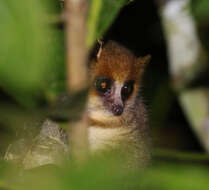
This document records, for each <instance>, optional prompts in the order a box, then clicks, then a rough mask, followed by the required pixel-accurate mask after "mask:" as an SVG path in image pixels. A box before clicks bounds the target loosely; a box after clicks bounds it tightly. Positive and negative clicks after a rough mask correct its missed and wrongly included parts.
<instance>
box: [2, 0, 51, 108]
mask: <svg viewBox="0 0 209 190" xmlns="http://www.w3.org/2000/svg"><path fill="white" fill-rule="evenodd" d="M48 2H49V1H48ZM44 5H48V7H47V8H46V7H45V6H44ZM49 7H50V6H49V4H47V3H46V2H44V4H43V3H41V1H37V0H22V1H21V3H20V2H19V1H16V0H3V1H1V2H0V42H1V44H0V86H1V88H2V89H4V91H5V92H7V93H8V94H10V95H11V96H13V97H14V98H15V99H16V100H17V101H18V102H20V103H21V104H23V105H25V106H28V107H31V106H35V105H37V103H38V102H39V99H41V98H43V97H44V93H45V90H46V86H47V84H48V81H49V79H50V77H49V75H50V73H51V71H52V70H51V69H53V67H52V65H51V64H52V63H53V61H54V60H53V61H52V63H51V60H52V59H51V57H52V53H54V51H53V48H54V46H50V44H51V42H52V39H53V37H54V36H55V35H54V34H52V33H51V29H50V27H49V24H47V23H46V18H47V16H46V15H47V13H46V12H45V11H46V10H47V9H48V8H49Z"/></svg>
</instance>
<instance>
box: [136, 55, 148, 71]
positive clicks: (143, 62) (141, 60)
mask: <svg viewBox="0 0 209 190" xmlns="http://www.w3.org/2000/svg"><path fill="white" fill-rule="evenodd" d="M150 60H151V55H146V56H144V57H138V58H137V63H138V64H139V68H140V69H142V70H144V69H145V67H146V66H147V64H148V63H149V62H150Z"/></svg>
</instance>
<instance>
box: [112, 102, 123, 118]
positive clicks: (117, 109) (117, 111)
mask: <svg viewBox="0 0 209 190" xmlns="http://www.w3.org/2000/svg"><path fill="white" fill-rule="evenodd" d="M112 112H113V114H114V115H115V116H120V115H121V114H122V113H123V106H121V105H116V104H114V105H113V106H112Z"/></svg>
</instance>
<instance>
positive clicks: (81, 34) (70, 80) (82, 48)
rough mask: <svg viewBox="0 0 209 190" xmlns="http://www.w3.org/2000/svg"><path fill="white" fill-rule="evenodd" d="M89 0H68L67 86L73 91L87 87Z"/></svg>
mask: <svg viewBox="0 0 209 190" xmlns="http://www.w3.org/2000/svg"><path fill="white" fill-rule="evenodd" d="M87 5H88V1H87V0H66V4H65V13H66V14H65V15H66V47H67V86H68V89H69V90H70V91H72V92H78V91H79V90H82V89H85V88H86V87H87V69H86V59H87V48H86V18H87V7H88V6H87Z"/></svg>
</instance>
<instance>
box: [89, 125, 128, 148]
mask: <svg viewBox="0 0 209 190" xmlns="http://www.w3.org/2000/svg"><path fill="white" fill-rule="evenodd" d="M88 132H89V134H88V137H89V146H90V150H91V151H93V152H94V151H97V150H103V149H106V148H108V147H109V148H110V147H115V146H117V145H118V144H119V143H120V142H121V141H125V140H126V139H127V134H129V132H130V130H128V129H127V128H123V127H117V128H101V127H99V126H98V127H97V126H90V127H89V129H88Z"/></svg>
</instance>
